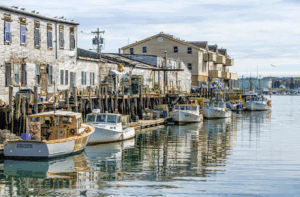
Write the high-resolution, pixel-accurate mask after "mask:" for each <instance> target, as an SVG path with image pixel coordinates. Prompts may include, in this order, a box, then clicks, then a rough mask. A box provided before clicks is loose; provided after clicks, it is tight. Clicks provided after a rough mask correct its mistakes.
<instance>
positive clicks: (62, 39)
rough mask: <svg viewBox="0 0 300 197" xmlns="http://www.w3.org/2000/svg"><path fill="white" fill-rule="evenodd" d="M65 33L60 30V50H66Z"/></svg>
mask: <svg viewBox="0 0 300 197" xmlns="http://www.w3.org/2000/svg"><path fill="white" fill-rule="evenodd" d="M64 36H65V35H64V31H62V30H60V31H59V35H58V37H59V48H60V49H64V48H65V37H64Z"/></svg>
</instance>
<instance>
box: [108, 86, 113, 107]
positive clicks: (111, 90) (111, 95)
mask: <svg viewBox="0 0 300 197" xmlns="http://www.w3.org/2000/svg"><path fill="white" fill-rule="evenodd" d="M109 89H110V112H111V113H114V93H113V87H112V86H110V88H109Z"/></svg>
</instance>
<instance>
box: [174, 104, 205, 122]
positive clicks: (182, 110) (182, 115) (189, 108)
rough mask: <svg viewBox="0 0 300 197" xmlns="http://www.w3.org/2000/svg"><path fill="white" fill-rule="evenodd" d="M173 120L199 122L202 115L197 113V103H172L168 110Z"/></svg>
mask: <svg viewBox="0 0 300 197" xmlns="http://www.w3.org/2000/svg"><path fill="white" fill-rule="evenodd" d="M170 117H171V118H172V119H173V121H175V122H178V123H180V124H182V123H193V122H201V121H202V120H203V115H202V114H200V113H199V105H193V104H191V105H174V107H173V111H172V112H170Z"/></svg>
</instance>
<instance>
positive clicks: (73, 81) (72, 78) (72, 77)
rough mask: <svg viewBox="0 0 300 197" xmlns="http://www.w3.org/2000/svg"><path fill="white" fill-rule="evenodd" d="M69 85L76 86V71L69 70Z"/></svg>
mask: <svg viewBox="0 0 300 197" xmlns="http://www.w3.org/2000/svg"><path fill="white" fill-rule="evenodd" d="M70 85H71V86H73V87H76V73H74V72H70Z"/></svg>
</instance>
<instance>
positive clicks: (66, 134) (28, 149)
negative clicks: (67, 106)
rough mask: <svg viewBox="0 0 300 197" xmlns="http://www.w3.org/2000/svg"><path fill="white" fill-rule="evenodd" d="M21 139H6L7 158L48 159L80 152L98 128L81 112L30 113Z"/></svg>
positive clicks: (5, 151)
mask: <svg viewBox="0 0 300 197" xmlns="http://www.w3.org/2000/svg"><path fill="white" fill-rule="evenodd" d="M28 118H29V127H30V129H29V131H28V133H26V134H23V135H22V140H10V141H6V142H4V156H5V158H20V159H25V160H27V159H30V160H31V159H48V158H54V157H59V156H63V155H69V154H74V153H77V152H81V151H82V150H84V148H85V147H86V145H87V143H88V141H89V139H90V137H91V135H92V134H93V133H94V131H95V129H94V127H93V126H91V125H87V124H82V117H81V114H80V113H74V112H69V111H56V112H55V111H52V112H44V113H39V114H34V115H30V116H29V117H28Z"/></svg>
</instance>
